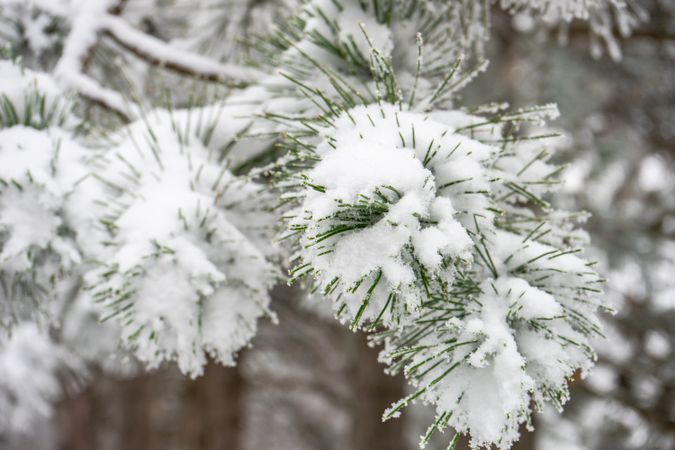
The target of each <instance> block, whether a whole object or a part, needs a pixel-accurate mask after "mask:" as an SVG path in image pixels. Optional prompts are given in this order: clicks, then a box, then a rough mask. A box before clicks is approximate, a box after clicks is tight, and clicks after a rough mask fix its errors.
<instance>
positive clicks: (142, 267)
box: [88, 111, 275, 376]
mask: <svg viewBox="0 0 675 450" xmlns="http://www.w3.org/2000/svg"><path fill="white" fill-rule="evenodd" d="M179 121H180V118H178V119H176V117H174V116H172V115H171V114H169V113H166V112H161V111H158V112H153V113H152V114H150V115H149V116H148V117H147V118H146V119H144V120H143V121H139V122H137V123H134V124H131V125H130V126H129V127H128V128H127V129H126V130H123V132H121V133H120V136H126V138H125V139H123V140H122V142H120V143H119V145H118V146H117V147H115V148H113V149H111V150H110V151H109V152H108V154H107V155H106V157H105V159H106V161H107V162H108V163H109V167H108V170H107V171H106V172H105V173H104V174H103V175H102V178H103V180H104V183H105V184H106V185H107V186H108V187H109V191H110V192H109V193H110V196H109V197H108V199H107V201H106V203H107V205H106V208H105V209H106V212H105V214H104V216H103V218H102V220H101V223H102V224H103V225H104V226H105V227H106V228H107V230H108V232H109V236H110V237H109V242H108V245H109V248H110V250H109V254H108V255H107V256H106V258H105V259H104V261H105V262H106V264H105V266H104V267H102V268H101V269H100V270H97V271H95V272H93V273H91V274H90V275H89V276H88V282H89V284H90V285H91V286H92V289H93V291H92V296H93V298H94V300H97V301H101V302H103V303H104V304H105V305H107V306H108V308H107V309H108V313H109V314H107V317H108V318H112V317H115V318H117V319H118V320H119V321H120V324H121V326H122V341H123V343H124V344H125V345H126V346H128V347H129V348H131V349H132V350H133V351H134V353H135V355H136V356H137V357H138V358H139V359H140V360H141V361H143V362H144V363H146V364H147V365H148V366H150V367H155V366H157V365H159V364H160V363H161V362H162V361H164V360H175V361H177V363H178V366H179V368H180V369H181V371H183V372H184V373H189V374H190V375H192V376H197V375H199V374H201V372H202V370H203V366H204V365H205V364H206V359H207V355H210V356H212V357H213V358H215V359H216V360H218V361H220V362H221V363H223V364H234V357H235V353H236V352H237V351H238V350H239V349H241V348H242V347H244V346H245V345H247V344H248V343H249V341H250V340H251V338H252V337H253V336H254V334H255V331H256V322H257V320H258V318H260V317H261V316H262V315H264V314H269V311H268V305H269V301H270V299H269V294H268V290H269V289H270V288H271V286H272V285H273V284H274V281H275V270H274V267H273V265H272V264H271V263H270V262H268V260H267V258H266V255H265V249H262V248H259V247H258V246H256V245H255V242H256V241H257V240H260V237H261V234H262V233H264V232H265V230H264V229H262V228H263V226H264V224H265V223H266V222H268V221H269V219H268V218H267V217H266V215H267V214H266V212H265V209H264V206H265V194H264V192H263V188H262V186H260V185H258V184H256V183H254V182H252V181H249V180H246V179H243V178H237V177H235V176H233V175H232V174H231V173H229V172H228V171H227V169H226V167H223V165H222V164H219V163H218V161H214V160H213V159H212V158H211V155H210V153H209V149H207V148H205V147H204V146H203V145H202V144H201V142H199V141H198V140H197V139H195V138H194V137H193V136H190V135H189V134H186V133H183V132H182V131H181V130H182V128H181V125H179V124H178V122H179ZM104 318H105V317H104Z"/></svg>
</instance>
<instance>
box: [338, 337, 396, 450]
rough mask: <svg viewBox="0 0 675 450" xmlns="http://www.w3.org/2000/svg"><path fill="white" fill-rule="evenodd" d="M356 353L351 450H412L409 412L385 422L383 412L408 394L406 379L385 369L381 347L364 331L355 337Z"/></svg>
mask: <svg viewBox="0 0 675 450" xmlns="http://www.w3.org/2000/svg"><path fill="white" fill-rule="evenodd" d="M351 346H352V349H353V350H352V351H353V354H354V367H353V381H352V383H353V386H354V393H353V394H354V397H353V400H352V420H353V430H352V445H351V447H350V450H408V446H407V445H406V439H405V426H404V422H403V420H405V416H402V417H399V418H398V419H392V420H389V421H387V422H382V414H383V413H384V410H385V409H387V408H388V407H389V406H390V405H391V404H392V403H393V402H395V401H397V400H399V399H401V398H403V397H404V396H405V380H404V378H403V376H402V375H400V374H399V375H397V376H395V377H392V376H389V375H386V374H385V373H384V369H385V365H384V364H380V363H379V362H378V361H377V355H378V353H379V349H377V348H371V347H368V344H367V341H366V338H365V336H364V335H363V334H361V333H359V334H355V335H353V338H352V345H351Z"/></svg>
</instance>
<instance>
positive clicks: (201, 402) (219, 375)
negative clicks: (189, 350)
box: [177, 362, 244, 450]
mask: <svg viewBox="0 0 675 450" xmlns="http://www.w3.org/2000/svg"><path fill="white" fill-rule="evenodd" d="M243 388H244V380H243V379H242V376H241V373H240V371H239V369H238V367H223V366H221V365H218V364H215V363H213V362H209V365H208V366H207V367H206V372H205V375H204V376H203V377H200V378H197V379H196V380H193V381H186V386H185V391H184V398H183V407H182V409H181V416H182V417H181V418H180V422H179V423H180V424H181V430H180V433H179V437H178V440H177V444H178V448H181V449H200V450H235V449H238V448H239V447H240V442H241V430H242V420H241V417H242V398H241V397H242V391H243Z"/></svg>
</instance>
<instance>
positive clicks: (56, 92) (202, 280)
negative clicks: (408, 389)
mask: <svg viewBox="0 0 675 450" xmlns="http://www.w3.org/2000/svg"><path fill="white" fill-rule="evenodd" d="M204 1H207V0H204ZM284 1H286V0H284ZM288 1H289V3H292V0H288ZM43 3H45V2H44V0H40V1H33V2H30V6H31V8H32V7H35V8H39V9H40V11H46V13H48V14H49V15H51V16H58V17H61V18H63V19H64V20H66V21H67V22H68V25H69V27H70V29H69V31H68V32H67V35H66V36H65V38H64V39H63V41H62V42H61V44H62V46H63V51H62V53H61V56H60V59H59V60H58V62H57V64H56V67H55V69H54V78H51V77H49V76H47V75H46V74H45V75H42V74H36V73H35V72H32V71H29V70H25V71H24V70H23V69H21V68H20V67H19V65H17V64H15V63H9V62H0V76H1V77H2V80H3V82H4V81H6V80H9V82H8V83H7V84H8V85H9V88H7V89H6V88H5V86H4V85H3V86H0V94H1V95H2V97H1V98H0V137H1V138H2V139H0V312H1V313H2V316H0V323H1V324H2V325H4V326H6V327H7V328H9V327H10V326H13V325H14V324H15V323H20V324H21V327H24V325H26V324H27V323H28V326H30V322H35V321H38V322H44V325H45V326H49V324H51V323H58V322H60V321H62V322H63V323H64V327H63V330H61V334H62V337H64V339H66V340H67V339H70V338H72V337H73V335H76V334H77V332H74V331H73V329H77V330H79V328H78V325H79V324H80V323H81V322H80V321H84V319H82V318H80V317H75V316H78V314H80V315H88V314H91V313H93V312H95V313H96V314H100V319H101V321H103V322H106V323H104V324H103V325H104V326H105V325H106V324H107V325H110V327H109V328H106V333H110V334H111V335H115V336H116V339H119V342H120V343H121V344H122V345H121V347H122V348H123V351H125V352H128V354H132V355H134V356H135V358H136V359H137V360H138V361H140V362H142V363H143V364H144V365H145V366H147V367H151V368H153V367H157V366H159V365H161V364H163V363H164V362H166V361H175V362H177V365H178V367H179V368H180V370H181V371H182V372H183V373H185V374H189V375H190V376H193V377H194V376H198V375H200V374H201V373H202V371H203V368H204V366H205V365H206V364H207V360H208V358H212V359H214V360H217V361H218V362H220V363H222V364H225V365H233V364H235V361H236V354H237V352H238V351H240V350H241V349H242V348H244V347H245V346H247V345H248V344H249V342H250V341H251V339H252V338H253V337H254V335H255V333H256V327H257V321H258V320H259V319H261V318H263V317H265V316H267V317H269V318H271V319H273V320H274V315H273V313H272V312H271V311H270V294H269V292H270V290H271V289H272V288H273V286H274V285H275V284H276V282H277V281H278V280H279V278H280V277H279V273H278V272H279V266H282V264H283V265H284V267H286V265H289V266H291V269H290V281H291V282H293V281H299V280H302V282H304V283H305V286H306V287H307V291H308V296H309V297H311V298H313V299H317V298H318V299H319V301H325V302H327V303H330V305H331V306H332V308H333V311H334V313H335V315H336V317H337V318H338V319H339V320H340V321H342V322H343V323H344V324H347V325H348V326H349V327H350V328H351V329H352V330H355V331H356V330H362V331H366V332H368V333H370V338H371V342H372V343H373V344H377V345H379V344H381V345H383V348H382V351H381V354H380V361H381V362H383V363H385V364H386V365H387V371H388V372H389V373H391V374H395V373H403V374H404V375H405V377H406V378H407V379H408V380H409V382H410V383H411V385H412V386H413V388H414V391H413V393H412V394H411V395H409V396H408V397H406V398H404V399H401V400H400V401H399V402H397V403H395V404H394V405H392V406H391V407H390V408H389V409H388V410H387V411H386V412H385V413H384V419H390V418H394V417H397V416H398V415H399V414H400V413H401V411H402V410H403V409H404V408H405V407H406V406H407V405H409V404H410V403H412V402H415V401H423V402H426V403H429V404H431V405H433V407H434V408H435V410H436V420H435V421H434V423H433V424H432V425H431V426H430V427H429V430H428V432H427V433H426V434H425V435H424V436H422V439H421V445H422V446H424V445H425V444H426V443H427V442H428V441H429V439H430V438H431V436H432V434H433V433H434V432H435V431H442V430H444V429H446V428H448V427H450V428H453V429H454V430H455V431H456V432H457V433H458V434H457V436H455V437H454V438H453V439H451V441H450V447H449V448H453V447H454V445H455V444H456V443H457V439H458V436H459V435H460V434H468V435H470V437H471V445H472V446H473V447H481V446H485V447H489V446H491V445H495V446H497V447H498V448H500V449H507V448H509V447H510V446H511V445H512V444H513V443H514V442H515V441H516V440H517V439H518V430H519V429H520V428H521V426H522V425H523V424H526V425H528V426H529V425H531V416H532V413H533V410H540V409H541V408H542V405H543V404H544V403H545V402H550V403H551V404H553V405H554V406H555V407H556V408H558V409H560V408H561V407H562V405H563V403H564V402H565V401H566V400H567V398H568V396H569V393H568V388H567V382H568V381H569V380H570V379H572V378H573V377H575V376H577V375H578V376H584V375H585V373H586V372H587V371H588V370H589V369H590V367H591V366H592V363H593V360H594V359H595V355H594V352H593V350H592V349H591V347H590V344H589V342H590V339H591V338H592V337H594V336H600V335H602V331H601V329H600V325H599V321H598V312H599V310H602V309H608V308H607V307H606V304H605V301H604V299H603V298H602V297H601V295H600V294H601V291H600V289H601V285H602V280H601V279H600V277H599V275H598V274H597V273H596V272H595V270H594V269H593V264H592V263H589V262H587V261H586V260H585V259H583V257H582V253H583V247H585V246H586V245H587V244H588V237H587V235H586V233H584V232H583V231H581V230H579V229H578V228H577V226H578V225H579V223H580V222H583V220H584V219H585V217H586V216H585V215H584V214H583V213H570V212H566V211H559V210H556V209H554V208H553V207H552V206H551V204H550V203H549V199H550V196H551V194H552V192H553V191H555V189H557V186H558V184H559V177H560V175H561V173H562V168H561V167H558V166H556V165H555V164H553V163H552V162H551V161H550V158H551V157H552V156H553V154H554V152H555V149H556V142H555V136H554V135H555V133H551V132H550V131H549V130H548V129H546V128H545V123H546V121H547V120H550V119H555V118H556V117H557V115H558V110H557V107H555V105H543V106H541V107H533V108H529V109H521V110H515V111H510V110H509V109H508V106H507V105H492V104H491V105H484V106H478V107H475V108H467V107H463V106H461V105H460V104H459V98H458V96H457V93H458V92H460V91H461V89H462V88H463V87H464V86H466V85H467V84H468V83H469V82H470V81H471V80H472V79H473V78H474V77H475V76H477V75H478V74H479V73H480V72H482V71H484V70H485V69H486V67H487V63H486V62H484V61H483V60H482V59H481V58H482V56H483V53H482V50H481V48H482V44H483V42H484V41H485V40H486V39H487V37H488V30H489V8H490V6H491V4H492V3H491V2H489V1H485V2H477V1H473V0H460V1H453V2H445V1H440V0H425V1H416V0H403V1H389V0H374V1H373V2H358V1H356V0H311V1H309V2H306V3H304V4H303V5H302V7H301V10H300V12H299V13H298V14H297V15H295V16H294V17H292V18H291V19H290V20H289V21H287V22H285V23H284V25H283V26H280V27H279V28H277V29H276V30H275V31H274V32H273V33H271V35H270V36H269V37H267V38H264V39H260V42H258V43H257V45H258V47H255V50H256V55H257V57H256V58H254V60H255V61H257V63H256V64H257V67H255V68H253V67H252V66H250V65H248V66H247V65H242V62H241V61H242V59H241V58H240V56H241V55H239V56H236V57H235V56H232V58H233V59H234V60H231V61H227V62H221V61H214V60H212V59H210V57H207V56H205V55H200V54H195V53H193V52H191V51H188V50H186V49H185V48H186V47H188V48H189V47H191V45H192V44H195V42H201V38H203V35H202V34H201V33H197V36H194V37H195V40H194V41H191V40H190V39H187V41H182V42H181V40H180V39H177V40H175V41H173V42H168V41H163V40H160V39H159V38H156V37H151V36H149V35H147V34H145V33H144V32H142V31H140V30H139V29H138V28H137V27H136V24H134V23H129V22H127V20H128V18H126V17H124V16H122V15H119V14H121V13H122V10H121V5H122V3H120V2H116V1H113V0H101V1H93V0H92V1H91V2H88V1H87V2H78V1H77V0H63V1H61V2H56V3H53V4H51V6H49V7H46V6H45V5H43ZM47 3H49V2H47ZM495 3H497V2H496V1H495ZM498 3H499V5H500V6H501V7H503V8H504V9H507V10H509V11H512V12H514V13H521V14H531V15H534V16H536V17H537V18H538V19H539V20H540V21H541V22H542V23H544V24H545V25H551V24H560V23H561V22H563V23H564V22H569V21H570V20H572V19H588V20H590V21H591V25H592V26H591V27H592V28H593V29H594V30H595V32H596V33H598V34H599V35H600V36H601V37H602V38H603V39H605V40H606V41H607V45H608V46H609V47H610V50H611V52H612V54H614V55H616V51H615V49H613V48H612V45H613V42H614V41H613V34H612V32H613V27H614V25H613V24H610V23H609V22H608V21H609V20H610V19H611V18H612V12H613V11H619V10H620V11H624V9H625V8H624V6H623V2H621V1H620V0H595V1H581V0H578V1H577V0H569V1H545V0H541V1H532V0H500V1H499V2H498ZM7 4H8V5H9V4H10V0H7ZM11 4H12V5H13V6H12V8H15V7H16V4H15V2H14V1H13V0H12V2H11ZM200 4H201V2H200ZM0 6H2V7H3V8H7V9H5V10H6V11H9V7H8V6H5V5H4V4H2V5H0ZM80 6H81V7H82V8H81V10H79V9H78V7H80ZM244 6H246V7H247V8H248V7H250V8H253V7H254V6H255V7H258V6H259V7H260V8H263V6H260V5H257V4H256V5H252V4H250V3H246V4H245V5H244ZM276 7H278V5H277V6H274V5H272V6H270V8H271V10H272V11H276V9H274V8H276ZM247 8H244V10H246V11H247V10H248V9H247ZM14 10H15V9H12V11H14ZM16 11H19V12H17V13H16V14H17V17H20V18H21V20H26V19H25V17H24V13H25V12H26V11H25V9H22V8H17V9H16ZM75 12H77V14H75ZM194 14H196V15H197V16H198V17H199V20H197V21H196V23H198V24H199V23H203V21H204V20H205V18H204V16H203V15H204V11H200V12H199V13H194ZM244 15H245V14H244ZM189 17H193V16H191V15H190V14H188V19H187V21H189ZM617 17H619V18H621V17H624V18H625V16H623V15H618V16H617ZM174 19H176V18H175V17H174ZM176 20H178V19H176ZM612 20H613V19H612ZM594 21H596V22H594ZM19 22H20V21H19ZM21 23H23V22H21ZM233 23H234V22H232V21H230V22H227V23H225V24H222V26H223V27H224V28H223V29H229V28H228V27H234V26H235V25H233ZM242 23H243V19H242ZM612 23H613V22H612ZM188 25H189V24H188ZM192 25H193V27H192V28H191V27H190V26H188V27H187V29H188V30H191V32H195V33H196V31H195V30H194V24H192ZM40 26H41V25H40ZM630 26H631V23H628V22H622V23H621V30H622V31H623V30H624V29H625V30H627V29H628V28H630ZM38 28H39V27H38ZM228 33H230V31H228ZM101 35H105V36H108V37H109V38H112V40H113V41H115V42H116V44H117V45H116V46H115V49H116V50H117V51H119V50H120V49H122V50H125V51H127V52H131V53H134V54H135V55H137V56H140V57H141V58H142V59H143V60H145V62H149V63H152V64H154V65H157V66H159V67H164V68H167V69H171V70H173V71H174V72H178V73H181V74H187V75H189V76H191V77H193V78H195V83H200V82H204V81H208V82H232V81H235V82H236V84H238V85H243V84H246V85H247V86H248V87H246V88H245V89H239V90H235V91H234V92H232V93H229V94H228V97H227V98H226V99H225V101H224V102H223V103H222V104H219V103H218V102H217V101H212V102H210V103H209V102H208V101H207V102H206V103H207V104H204V105H199V107H197V108H192V103H191V99H190V100H187V101H185V102H182V103H181V104H180V105H178V107H176V105H174V104H172V103H171V101H167V102H166V103H165V104H163V105H162V108H158V109H152V110H150V111H146V110H145V106H146V105H145V104H132V103H133V102H132V101H131V99H129V98H128V97H127V96H125V95H124V94H123V93H121V92H118V91H116V90H113V89H112V88H109V87H107V86H108V84H106V83H105V82H104V80H99V79H97V78H96V77H95V75H93V74H95V73H96V72H95V71H87V72H88V74H85V69H86V68H87V67H86V66H87V64H88V62H89V57H90V53H91V52H92V49H93V48H94V47H95V46H96V45H97V43H98V40H99V38H100V37H101ZM36 36H37V37H36ZM36 36H33V38H34V39H33V40H32V41H31V42H32V44H31V45H29V47H30V48H32V49H33V50H35V51H37V50H36V49H40V48H44V47H45V46H47V43H49V44H50V45H52V44H53V42H52V41H51V37H50V38H49V39H47V38H45V39H43V40H42V41H41V40H40V39H39V37H40V36H41V35H39V33H37V34H36ZM197 38H199V39H197ZM17 39H23V37H22V36H21V35H19V37H18V38H17ZM40 42H41V43H40ZM230 44H231V43H228V45H230ZM54 45H55V44H54ZM41 46H42V47H41ZM120 47H121V48H120ZM198 47H199V48H202V47H201V45H198ZM221 50H223V51H222V52H214V53H213V54H215V55H218V56H223V55H234V53H235V51H234V50H233V49H232V48H231V47H228V48H227V49H221ZM253 50H254V47H247V49H246V51H247V52H248V51H250V52H253ZM465 53H469V56H468V57H466V58H463V55H464V54H465ZM466 61H469V62H468V63H467V62H466ZM469 66H473V68H470V67H469ZM99 69H100V68H99ZM139 78H141V77H139ZM54 80H57V81H58V82H59V85H60V86H61V87H66V88H69V89H71V90H73V91H77V92H79V93H80V94H82V95H83V96H84V97H89V98H90V99H94V100H95V101H98V102H101V103H104V104H106V105H107V106H108V109H110V110H112V111H114V112H117V113H118V114H121V115H123V116H124V117H125V118H127V119H129V120H133V121H131V122H130V123H128V124H127V125H125V126H122V127H120V128H117V129H114V130H105V131H104V132H102V133H101V135H102V136H98V135H96V134H95V133H94V132H92V130H95V127H93V126H92V127H89V128H88V127H86V126H83V127H78V125H79V123H78V122H79V119H77V118H76V116H75V115H74V113H73V112H72V109H73V108H72V105H71V104H70V102H67V101H66V102H63V103H65V105H64V104H62V102H61V101H57V99H58V98H59V97H61V96H62V95H63V91H62V90H61V89H60V88H59V87H57V83H56V82H55V81H54ZM146 81H148V80H146ZM151 81H152V82H155V81H156V80H154V79H153V80H151ZM249 85H250V86H249ZM200 86H201V85H200ZM205 89H206V88H205ZM179 94H182V93H179ZM208 100H211V99H208ZM185 103H187V104H189V105H190V108H184V109H181V108H183V107H184V106H185ZM103 114H105V113H103ZM88 125H91V124H88ZM82 130H84V131H82ZM95 131H98V130H95ZM79 132H82V133H86V132H89V133H90V134H86V135H84V136H81V135H79V134H78V133H79ZM279 216H282V217H281V218H280V217H279ZM275 227H276V228H277V229H281V230H282V231H281V232H280V233H279V234H278V237H279V240H280V241H282V242H284V243H287V244H288V245H287V247H286V250H288V252H287V253H285V250H279V249H278V248H276V247H275V246H274V245H272V244H271V241H272V239H273V236H274V234H275V233H274V229H275ZM289 249H290V250H289ZM289 255H290V257H289ZM284 257H285V258H286V260H285V261H280V260H281V259H282V258H284ZM80 277H82V278H83V280H84V282H83V283H81V284H82V285H83V287H82V288H81V289H78V288H79V285H80V283H79V282H80ZM68 283H70V285H75V286H76V288H75V289H74V291H75V294H74V295H72V298H68V299H64V297H67V296H66V295H64V294H63V291H64V290H65V288H64V286H65V285H66V284H68ZM51 297H54V298H51ZM33 302H35V303H33ZM67 302H70V303H69V306H70V308H67V307H64V308H62V310H64V311H71V315H70V316H69V317H54V318H52V317H49V315H48V314H47V312H48V310H50V309H51V310H59V308H60V307H61V306H62V303H67ZM83 303H84V304H88V307H84V308H82V307H81V306H82V304H83ZM308 303H310V302H308ZM36 305H39V307H38V306H36ZM55 305H57V306H58V307H56V306H55ZM73 305H74V306H73ZM72 311H75V312H74V313H73V312H72ZM78 311H79V312H78ZM83 311H84V312H83ZM38 312H39V313H40V314H43V316H44V317H47V318H46V319H41V320H38V319H37V318H36V316H40V314H38ZM55 315H57V314H55ZM41 317H42V316H40V318H41ZM74 317H75V318H74ZM10 319H11V320H10ZM50 320H53V322H50ZM82 328H84V327H82ZM27 329H28V331H22V333H25V334H26V335H30V334H31V333H33V334H35V333H34V332H33V331H31V329H30V328H27ZM34 331H35V330H34ZM22 336H23V334H20V335H19V336H18V338H17V339H19V341H18V342H21V339H23V338H22ZM43 337H44V336H43ZM45 339H46V338H45ZM36 340H37V338H36ZM73 340H75V339H73ZM6 341H7V342H3V345H4V346H5V349H9V350H8V351H11V346H12V345H14V344H12V343H11V342H10V340H9V339H6ZM37 344H38V345H42V344H41V341H40V342H37ZM47 347H48V343H47V340H45V343H44V345H42V347H41V348H47ZM97 348H98V347H97ZM101 348H106V349H109V348H110V347H109V346H108V347H106V346H101ZM105 351H109V350H105ZM91 353H95V352H91ZM4 355H5V353H2V351H0V372H2V371H3V370H5V371H6V370H8V369H6V368H5V366H4V365H3V357H4ZM82 357H83V358H85V359H87V357H86V356H82ZM91 358H92V359H93V358H94V356H92V357H91ZM57 359H58V358H56V359H46V360H45V361H44V366H45V367H42V368H38V369H36V370H44V371H47V372H50V373H54V372H55V371H56V370H57V367H58V366H68V364H69V363H67V362H64V361H65V359H66V358H65V357H64V358H63V359H64V361H60V360H59V361H57ZM10 375H12V374H10ZM12 376H13V375H12ZM2 378H3V377H0V403H2V402H5V403H6V400H5V398H4V397H2V395H3V386H2V383H1V380H2ZM10 378H11V379H12V380H14V378H12V377H11V376H8V379H10ZM51 381H52V380H51V378H48V379H46V380H45V386H46V387H42V386H35V387H34V391H35V392H37V394H36V396H35V397H32V396H31V395H32V394H31V395H27V396H26V398H27V399H28V403H31V404H32V406H31V408H29V409H32V410H40V409H44V399H45V398H47V399H50V398H52V397H53V392H52V391H53V389H52V387H51ZM9 421H10V422H12V423H10V424H9V425H7V424H4V423H3V422H2V421H1V420H0V428H1V427H2V426H5V425H6V426H14V422H16V423H19V422H21V423H23V419H22V420H14V419H13V418H12V417H10V419H9Z"/></svg>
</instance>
